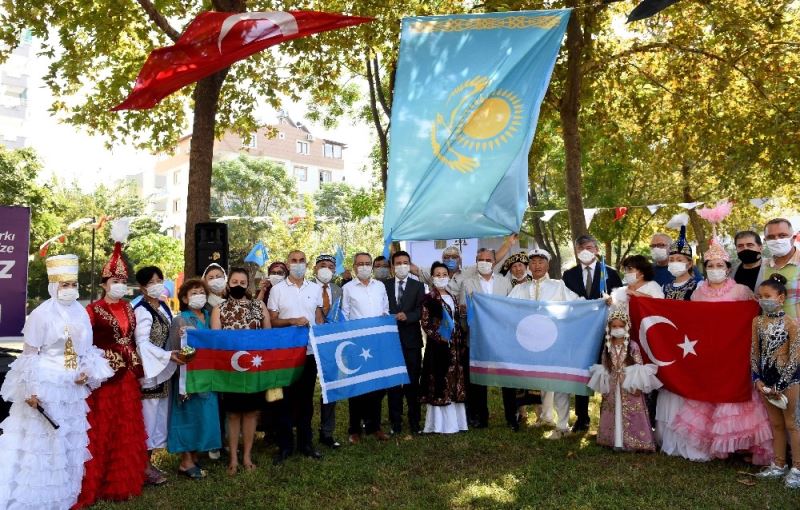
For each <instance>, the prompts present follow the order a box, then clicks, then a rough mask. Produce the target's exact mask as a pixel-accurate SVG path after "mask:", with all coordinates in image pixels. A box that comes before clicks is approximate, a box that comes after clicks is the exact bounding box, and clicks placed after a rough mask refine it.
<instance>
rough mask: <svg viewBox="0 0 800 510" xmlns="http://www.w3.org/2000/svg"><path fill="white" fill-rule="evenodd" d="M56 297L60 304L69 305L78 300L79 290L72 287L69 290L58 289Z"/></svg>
mask: <svg viewBox="0 0 800 510" xmlns="http://www.w3.org/2000/svg"><path fill="white" fill-rule="evenodd" d="M56 296H57V299H58V302H59V303H61V304H63V305H68V304H70V303H72V302H73V301H75V300H76V299H78V289H73V288H72V287H70V288H67V289H58V292H57V293H56Z"/></svg>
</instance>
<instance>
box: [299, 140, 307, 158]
mask: <svg viewBox="0 0 800 510" xmlns="http://www.w3.org/2000/svg"><path fill="white" fill-rule="evenodd" d="M297 153H298V154H304V155H306V156H308V154H309V149H308V142H303V141H301V140H297Z"/></svg>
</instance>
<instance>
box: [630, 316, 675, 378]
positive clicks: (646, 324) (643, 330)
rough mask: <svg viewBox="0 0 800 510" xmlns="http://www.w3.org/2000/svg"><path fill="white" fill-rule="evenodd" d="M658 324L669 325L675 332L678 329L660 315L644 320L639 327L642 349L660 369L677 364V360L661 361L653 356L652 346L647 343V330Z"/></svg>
mask: <svg viewBox="0 0 800 510" xmlns="http://www.w3.org/2000/svg"><path fill="white" fill-rule="evenodd" d="M656 324H669V325H670V326H672V327H673V328H675V331H677V330H678V327H677V326H676V325H675V324H674V323H673V322H672V321H671V320H669V319H667V318H666V317H662V316H660V315H650V316H648V317H645V318H644V319H642V323H641V324H640V325H639V343H640V344H642V349H644V352H646V353H647V357H648V358H650V361H652V362H653V363H655V364H656V365H658V366H660V367H666V366H668V365H672V364H673V363H675V360H672V361H661V360H660V359H658V358H656V357H655V356H654V355H653V351H652V350H651V349H650V344H649V342H648V341H647V330H648V329H650V328H651V327H653V326H655V325H656Z"/></svg>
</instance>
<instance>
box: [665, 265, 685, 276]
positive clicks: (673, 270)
mask: <svg viewBox="0 0 800 510" xmlns="http://www.w3.org/2000/svg"><path fill="white" fill-rule="evenodd" d="M667 270H668V271H669V274H671V275H672V276H674V277H675V278H677V277H679V276H680V275H682V274H686V262H670V263H669V264H668V265H667Z"/></svg>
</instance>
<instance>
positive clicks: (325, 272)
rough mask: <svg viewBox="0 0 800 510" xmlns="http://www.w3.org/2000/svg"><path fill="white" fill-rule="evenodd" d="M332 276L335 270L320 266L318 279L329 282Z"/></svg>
mask: <svg viewBox="0 0 800 510" xmlns="http://www.w3.org/2000/svg"><path fill="white" fill-rule="evenodd" d="M332 278H333V271H331V270H330V269H328V268H327V267H321V268H319V271H317V280H319V281H321V282H322V283H329V282H330V281H331V279H332Z"/></svg>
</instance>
